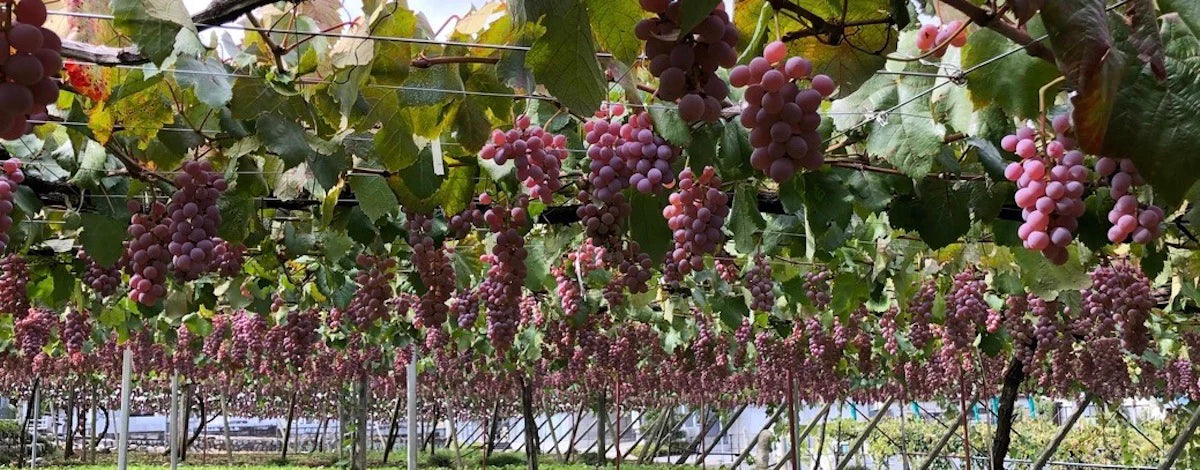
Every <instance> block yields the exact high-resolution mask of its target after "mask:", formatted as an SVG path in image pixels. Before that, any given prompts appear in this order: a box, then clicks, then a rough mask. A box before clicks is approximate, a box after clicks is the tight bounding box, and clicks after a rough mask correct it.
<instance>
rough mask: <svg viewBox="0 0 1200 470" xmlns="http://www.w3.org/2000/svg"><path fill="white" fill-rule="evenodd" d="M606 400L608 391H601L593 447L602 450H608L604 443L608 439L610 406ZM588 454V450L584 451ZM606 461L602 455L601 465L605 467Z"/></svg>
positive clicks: (597, 406) (597, 402)
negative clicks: (606, 429) (606, 428)
mask: <svg viewBox="0 0 1200 470" xmlns="http://www.w3.org/2000/svg"><path fill="white" fill-rule="evenodd" d="M605 398H608V390H600V398H599V399H598V400H597V401H596V440H595V441H594V442H592V447H596V448H599V449H601V450H604V449H607V448H608V446H607V445H605V443H604V440H605V437H606V436H605V434H606V433H605V424H607V422H608V405H607V404H606V403H605ZM597 444H599V445H597ZM592 447H589V448H588V449H591V448H592ZM587 452H588V451H586V450H585V451H583V453H585V454H586V453H587ZM606 460H608V457H607V456H606V455H604V454H600V462H601V465H603V464H604V462H605V461H606Z"/></svg>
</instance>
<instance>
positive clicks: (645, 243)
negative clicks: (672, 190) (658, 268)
mask: <svg viewBox="0 0 1200 470" xmlns="http://www.w3.org/2000/svg"><path fill="white" fill-rule="evenodd" d="M629 205H630V206H631V209H632V211H631V212H630V214H629V219H630V220H633V221H636V223H632V224H630V227H629V237H630V238H631V239H632V240H633V241H635V242H637V243H638V245H639V246H641V248H642V251H645V252H646V254H648V255H650V259H651V260H653V261H654V263H655V264H659V263H662V260H663V255H664V254H666V253H667V250H668V249H670V247H671V243H672V241H671V240H672V238H671V228H670V227H667V219H665V218H663V215H662V214H663V208H664V207H666V206H667V197H666V195H664V194H659V195H649V194H642V193H639V192H635V193H634V194H633V196H632V197H631V198H630V200H629Z"/></svg>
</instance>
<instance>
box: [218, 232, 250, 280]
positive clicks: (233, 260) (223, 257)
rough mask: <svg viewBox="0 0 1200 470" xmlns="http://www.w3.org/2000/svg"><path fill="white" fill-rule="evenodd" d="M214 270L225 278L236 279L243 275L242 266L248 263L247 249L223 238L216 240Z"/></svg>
mask: <svg viewBox="0 0 1200 470" xmlns="http://www.w3.org/2000/svg"><path fill="white" fill-rule="evenodd" d="M213 240H215V241H216V246H214V247H213V266H212V270H213V271H215V272H217V273H218V274H220V275H221V276H224V277H234V276H237V275H238V274H241V273H242V265H243V264H245V262H246V247H245V246H243V245H235V244H233V243H230V242H229V241H227V240H223V239H221V238H214V239H213Z"/></svg>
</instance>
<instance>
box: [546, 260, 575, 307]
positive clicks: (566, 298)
mask: <svg viewBox="0 0 1200 470" xmlns="http://www.w3.org/2000/svg"><path fill="white" fill-rule="evenodd" d="M550 273H551V274H553V275H554V282H555V283H556V284H557V287H555V289H554V292H555V294H557V295H558V302H559V305H560V306H562V309H563V313H564V314H566V316H568V317H573V316H575V315H578V314H579V311H580V309H582V308H583V292H582V291H581V290H580V288H579V283H578V282H577V281H576V280H575V278H573V277H571V276H570V275H569V274H568V273H567V270H566V269H564V268H563V267H562V266H553V267H551V268H550Z"/></svg>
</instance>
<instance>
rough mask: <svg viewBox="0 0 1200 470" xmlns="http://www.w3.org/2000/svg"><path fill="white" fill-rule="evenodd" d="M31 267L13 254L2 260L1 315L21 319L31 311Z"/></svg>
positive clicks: (0, 266) (0, 284)
mask: <svg viewBox="0 0 1200 470" xmlns="http://www.w3.org/2000/svg"><path fill="white" fill-rule="evenodd" d="M28 284H29V265H28V264H26V263H25V258H22V257H20V256H18V255H17V254H15V253H14V254H11V255H8V256H6V257H4V259H2V260H0V313H8V314H11V315H12V316H13V317H14V318H21V317H22V316H24V315H25V313H26V312H27V311H28V310H29V291H27V290H26V286H27V285H28Z"/></svg>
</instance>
